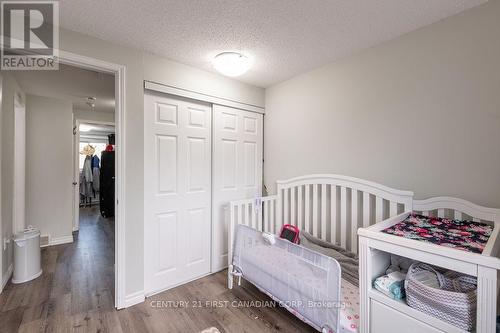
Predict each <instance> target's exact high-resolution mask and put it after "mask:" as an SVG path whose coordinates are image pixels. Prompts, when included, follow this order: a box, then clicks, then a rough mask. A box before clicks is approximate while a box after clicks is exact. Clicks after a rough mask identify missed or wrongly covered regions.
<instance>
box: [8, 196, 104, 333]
mask: <svg viewBox="0 0 500 333" xmlns="http://www.w3.org/2000/svg"><path fill="white" fill-rule="evenodd" d="M73 237H74V243H72V244H64V245H57V246H51V247H46V248H43V249H42V268H43V274H42V276H41V277H39V278H37V279H35V280H33V281H31V282H28V283H24V284H20V285H16V284H12V283H10V282H9V283H8V284H7V286H6V288H5V289H4V291H3V292H2V294H1V295H0V309H1V311H0V324H1V326H2V328H1V331H2V332H15V331H17V330H18V329H19V331H22V332H35V331H42V332H58V331H59V332H64V331H69V328H70V327H74V328H77V327H81V326H86V325H88V322H89V321H91V320H93V319H94V318H95V319H98V317H99V319H98V320H99V321H102V320H106V317H107V315H104V316H102V317H101V316H97V314H98V313H100V314H105V313H108V312H110V311H111V312H114V307H113V299H114V221H113V219H103V218H102V217H101V216H100V215H99V207H98V206H93V207H91V208H82V209H80V230H79V231H78V232H74V233H73Z"/></svg>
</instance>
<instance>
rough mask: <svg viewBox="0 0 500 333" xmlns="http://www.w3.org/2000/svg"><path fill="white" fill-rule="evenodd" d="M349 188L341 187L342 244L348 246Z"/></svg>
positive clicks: (344, 246)
mask: <svg viewBox="0 0 500 333" xmlns="http://www.w3.org/2000/svg"><path fill="white" fill-rule="evenodd" d="M347 209H348V207H347V189H346V188H345V187H343V186H342V187H341V188H340V246H342V248H344V249H345V248H346V243H347V241H346V236H347V235H346V229H347V226H346V219H347Z"/></svg>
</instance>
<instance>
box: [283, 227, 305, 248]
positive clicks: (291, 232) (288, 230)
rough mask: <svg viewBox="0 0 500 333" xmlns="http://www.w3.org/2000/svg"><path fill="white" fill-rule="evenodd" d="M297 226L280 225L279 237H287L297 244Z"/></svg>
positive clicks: (298, 241)
mask: <svg viewBox="0 0 500 333" xmlns="http://www.w3.org/2000/svg"><path fill="white" fill-rule="evenodd" d="M299 232H300V231H299V228H297V227H296V226H294V225H291V224H285V225H283V226H282V227H281V231H280V238H283V239H287V240H289V241H290V242H292V243H295V244H299V243H300V240H299Z"/></svg>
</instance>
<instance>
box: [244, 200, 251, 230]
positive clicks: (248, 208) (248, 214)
mask: <svg viewBox="0 0 500 333" xmlns="http://www.w3.org/2000/svg"><path fill="white" fill-rule="evenodd" d="M251 210H252V204H251V203H247V204H246V205H245V215H246V221H245V225H248V226H250V227H251V226H252V212H251Z"/></svg>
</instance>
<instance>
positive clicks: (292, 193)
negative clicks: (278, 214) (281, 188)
mask: <svg viewBox="0 0 500 333" xmlns="http://www.w3.org/2000/svg"><path fill="white" fill-rule="evenodd" d="M290 224H293V225H297V222H296V221H295V187H292V188H291V189H290Z"/></svg>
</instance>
